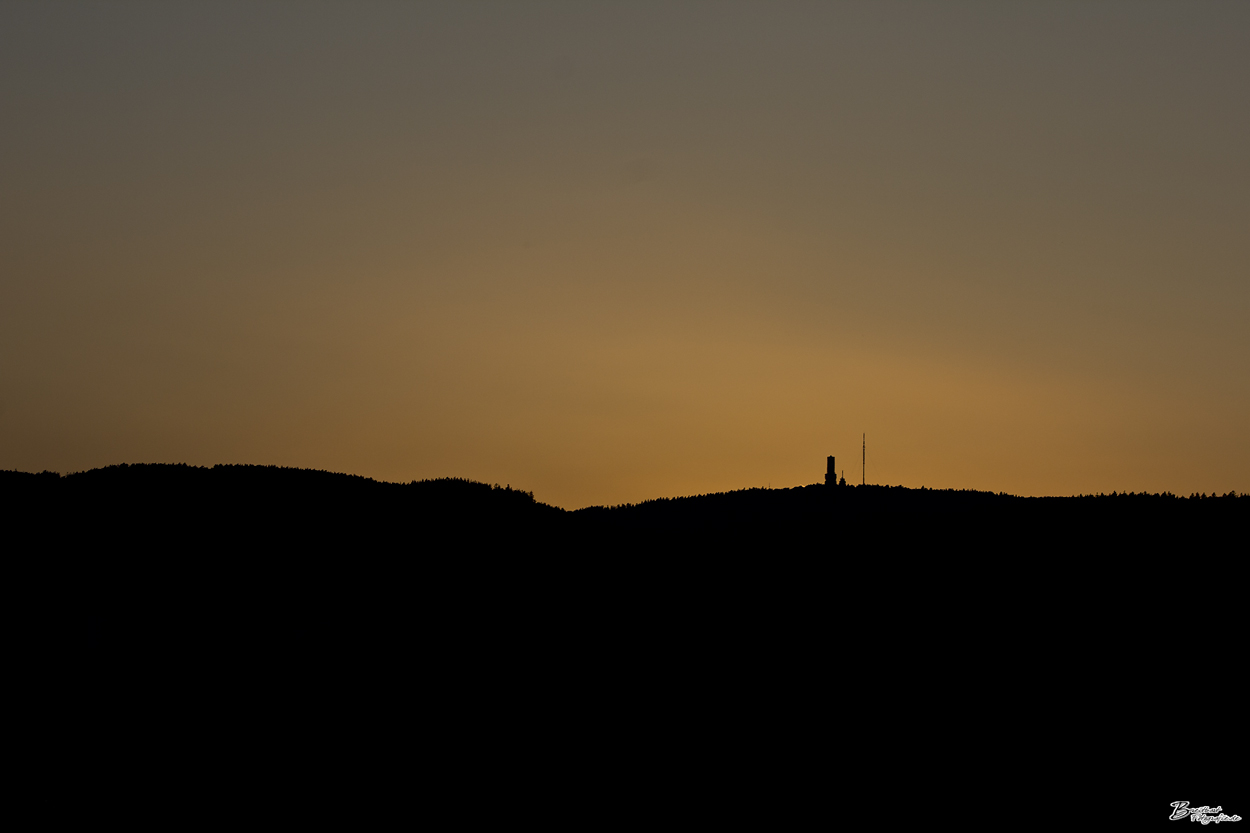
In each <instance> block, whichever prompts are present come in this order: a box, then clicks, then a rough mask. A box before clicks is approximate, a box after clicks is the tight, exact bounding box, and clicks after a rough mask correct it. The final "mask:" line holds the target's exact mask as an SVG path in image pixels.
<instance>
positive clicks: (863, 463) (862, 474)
mask: <svg viewBox="0 0 1250 833" xmlns="http://www.w3.org/2000/svg"><path fill="white" fill-rule="evenodd" d="M861 451H863V454H864V458H863V459H862V460H860V461H859V465H860V469H859V485H861V486H864V485H866V484H867V483H868V434H867V433H865V434H864V447H863V448H862V449H861Z"/></svg>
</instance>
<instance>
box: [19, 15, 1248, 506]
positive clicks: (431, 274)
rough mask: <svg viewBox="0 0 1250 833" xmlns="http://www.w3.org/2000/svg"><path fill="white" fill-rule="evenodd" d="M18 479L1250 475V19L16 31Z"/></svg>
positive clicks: (565, 496)
mask: <svg viewBox="0 0 1250 833" xmlns="http://www.w3.org/2000/svg"><path fill="white" fill-rule="evenodd" d="M0 127H2V129H0V468H17V469H23V470H28V471H30V470H41V469H45V468H46V469H53V470H58V471H63V472H68V471H77V470H82V469H87V468H92V467H96V466H103V465H108V464H113V463H120V462H188V463H193V464H198V465H211V464H213V463H219V462H220V463H263V464H277V465H286V466H300V467H310V468H324V469H330V470H335V471H345V472H351V473H355V474H363V475H367V476H371V477H376V478H380V479H387V480H410V479H414V478H426V477H439V476H460V477H468V478H473V479H476V480H482V481H486V482H498V483H501V484H502V483H509V484H511V485H512V486H514V487H520V488H524V489H529V490H533V491H534V492H535V495H536V497H537V498H538V499H539V500H543V501H546V502H550V503H555V504H557V505H561V506H565V507H568V508H574V507H578V506H584V505H587V504H594V503H618V502H623V501H637V500H641V499H646V498H651V497H659V496H667V495H678V494H693V493H701V492H708V491H719V490H726V489H735V488H744V487H750V486H764V485H768V484H771V485H772V486H774V487H779V486H791V485H798V484H803V483H811V482H816V481H818V480H820V479H821V478H822V476H823V474H824V466H825V456H826V455H827V454H835V455H837V457H838V459H839V464H840V465H842V466H843V467H844V468H845V470H846V474H847V479H848V480H849V481H854V482H858V481H859V479H860V468H859V465H860V460H859V455H860V435H861V433H862V432H867V434H868V470H867V479H868V481H869V482H877V483H889V484H903V485H907V486H921V485H925V486H929V487H958V488H976V489H990V490H995V491H997V490H1003V491H1009V492H1014V493H1017V494H1028V495H1039V494H1075V493H1078V492H1091V491H1108V492H1109V491H1111V490H1113V489H1114V490H1121V491H1123V490H1130V491H1140V490H1149V491H1162V490H1171V491H1174V492H1180V493H1186V494H1188V493H1189V492H1191V491H1206V492H1211V491H1218V492H1224V491H1227V490H1230V489H1235V490H1238V491H1250V3H1244V2H1236V3H1232V2H1230V3H1193V2H1175V3H1150V2H1142V0H1134V1H1133V2H1124V3H1058V2H1046V3H1033V4H1030V3H998V2H992V3H991V2H987V3H973V4H954V3H941V4H939V3H900V4H891V3H876V2H874V3H871V4H834V3H784V2H783V3H764V2H760V3H727V2H714V3H712V2H709V3H677V2H663V3H653V4H652V3H644V2H637V0H631V2H620V3H583V2H577V3H536V2H534V3H530V2H520V3H518V2H503V3H473V2H455V3H422V4H415V3H414V4H400V3H360V2H352V3H341V4H319V3H308V2H304V3H274V4H265V3H257V2H247V3H237V4H231V3H223V2H212V3H201V4H191V3H178V4H170V3H157V2H151V3H117V2H114V3H53V2H39V3H35V2H30V3H15V2H3V3H0Z"/></svg>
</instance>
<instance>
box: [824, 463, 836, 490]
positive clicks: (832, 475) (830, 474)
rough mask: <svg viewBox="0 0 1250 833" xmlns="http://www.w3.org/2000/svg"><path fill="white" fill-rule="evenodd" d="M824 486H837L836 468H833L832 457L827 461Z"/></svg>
mask: <svg viewBox="0 0 1250 833" xmlns="http://www.w3.org/2000/svg"><path fill="white" fill-rule="evenodd" d="M825 485H826V486H836V485H838V469H837V467H836V466H834V464H833V458H832V457H830V458H829V459H828V461H827V465H826V468H825Z"/></svg>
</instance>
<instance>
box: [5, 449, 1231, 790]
mask: <svg viewBox="0 0 1250 833" xmlns="http://www.w3.org/2000/svg"><path fill="white" fill-rule="evenodd" d="M0 506H3V513H4V514H3V517H4V534H5V542H6V547H5V549H4V553H5V564H6V567H7V568H8V569H7V570H6V576H7V577H8V578H9V584H8V587H9V588H10V595H11V596H14V597H17V596H19V595H20V596H22V597H24V598H25V599H26V602H25V609H27V610H28V611H29V613H27V614H26V615H24V616H17V617H14V618H15V621H16V622H17V626H18V627H19V628H20V631H19V633H20V636H19V640H18V641H19V642H21V643H22V644H24V645H26V646H28V648H29V649H30V650H32V653H37V654H38V655H39V658H40V659H39V662H42V663H43V664H44V665H45V666H46V667H47V669H48V671H47V672H45V671H43V670H38V671H37V672H36V673H34V674H33V675H32V678H35V679H42V678H47V677H48V676H49V675H51V676H52V677H53V678H55V675H56V674H58V673H61V674H63V669H64V668H65V667H69V668H71V669H72V674H71V675H70V679H68V680H66V681H65V685H63V686H61V687H60V689H59V690H58V692H57V693H56V698H59V699H57V700H56V702H57V703H58V707H59V708H62V709H63V710H64V712H65V713H66V714H69V715H71V716H73V719H74V720H77V721H79V722H80V723H82V724H83V725H84V726H85V727H86V731H87V734H86V735H85V736H86V737H88V738H90V745H92V746H93V747H94V748H97V749H99V750H102V751H101V752H100V756H101V757H100V758H99V763H98V764H97V766H99V767H101V768H103V767H104V766H105V764H108V765H109V766H113V765H114V757H113V753H114V752H115V751H116V750H121V749H132V748H134V746H135V743H136V741H135V738H134V727H135V726H144V727H148V731H149V733H150V735H151V736H152V737H154V738H158V739H159V740H158V741H157V742H156V743H164V744H167V745H169V747H170V748H172V749H175V750H177V752H178V754H179V755H185V754H188V752H189V751H193V753H194V754H196V755H198V754H200V750H204V749H214V748H216V749H220V750H223V754H225V755H227V757H229V759H230V760H232V761H236V760H237V761H239V762H240V763H242V764H243V765H244V766H246V765H247V761H246V760H244V759H247V758H249V757H251V756H252V754H253V752H254V751H255V753H256V757H257V758H258V759H261V760H269V758H270V754H269V752H268V751H266V750H267V749H269V748H274V749H278V748H280V749H281V750H282V751H283V753H284V754H285V755H287V756H289V757H295V758H299V757H300V756H302V755H307V756H310V759H313V760H318V758H317V757H316V756H318V755H321V756H324V755H326V754H327V753H326V751H325V750H327V749H334V748H336V747H353V748H358V749H363V750H367V751H366V752H365V753H364V754H362V755H359V756H357V755H350V756H348V757H347V758H346V759H347V760H351V761H352V762H353V764H352V765H353V766H354V765H355V761H356V760H357V759H358V758H368V757H369V756H370V755H372V754H373V751H372V750H375V749H377V750H382V751H381V753H380V754H379V756H378V757H377V760H390V759H391V758H392V757H394V755H395V754H396V750H401V751H402V753H403V754H404V755H413V756H416V757H417V759H418V760H424V761H434V762H436V763H437V767H436V768H439V769H441V768H451V769H459V771H463V772H474V771H476V770H475V769H474V767H477V766H479V765H480V763H479V761H478V759H479V758H480V757H481V756H482V755H483V754H489V755H493V756H501V757H500V760H502V761H504V762H505V763H503V764H501V766H511V768H513V769H519V768H520V767H518V766H517V764H519V763H524V764H525V765H526V766H532V765H534V764H535V758H534V754H535V753H536V752H537V753H541V754H560V755H564V756H566V757H568V758H569V760H575V761H579V762H581V761H586V760H595V759H596V756H598V757H599V758H603V757H613V758H614V757H616V756H618V755H623V756H625V757H628V756H629V755H630V754H635V755H637V756H640V759H645V760H651V759H653V758H655V757H657V756H661V755H664V754H668V753H669V751H670V750H673V749H674V748H675V744H679V743H680V744H687V745H690V746H691V747H699V748H701V749H703V750H704V751H705V753H706V754H708V755H712V756H716V755H720V754H733V753H732V750H733V749H737V750H739V751H738V753H736V754H739V755H740V754H742V752H741V750H742V749H750V748H753V747H755V748H767V747H768V746H769V744H770V743H772V744H773V745H774V746H775V748H776V749H777V750H782V748H783V747H782V746H778V745H777V744H776V743H775V742H773V741H769V740H767V738H775V737H784V738H793V739H796V740H795V743H799V742H801V744H803V745H804V748H808V747H810V749H812V750H818V751H819V755H824V756H826V757H828V756H829V755H833V756H835V758H837V756H841V757H840V758H838V760H843V761H845V762H846V763H845V766H846V767H850V768H852V769H855V770H858V769H860V768H862V767H863V762H864V761H869V762H871V761H873V760H877V761H878V764H879V765H880V766H884V759H885V758H886V757H888V758H891V759H893V758H894V757H896V756H897V754H898V753H900V752H907V753H908V754H911V753H912V752H916V751H919V752H922V753H924V754H932V755H937V754H938V753H937V752H934V751H930V752H924V750H946V749H959V750H967V749H975V750H978V751H979V752H980V753H983V755H984V757H985V758H986V759H987V760H993V761H999V760H1002V759H1003V755H1005V754H1014V755H1019V754H1020V749H1022V748H1028V749H1036V748H1039V745H1040V744H1041V743H1043V742H1045V738H1044V737H1042V736H1043V735H1044V734H1045V733H1046V732H1048V731H1051V730H1058V731H1070V730H1065V729H1064V728H1063V727H1064V726H1066V725H1070V723H1069V718H1070V717H1071V716H1073V715H1075V716H1076V718H1077V719H1079V720H1085V721H1090V722H1092V723H1096V724H1097V725H1098V727H1099V729H1100V730H1101V727H1102V726H1103V725H1104V724H1105V723H1107V722H1108V721H1112V720H1114V719H1116V717H1115V716H1116V714H1118V713H1119V712H1120V710H1122V704H1123V703H1125V702H1129V700H1130V699H1132V701H1133V702H1137V701H1140V700H1142V697H1143V692H1145V695H1146V696H1149V697H1154V698H1155V699H1154V701H1153V702H1162V701H1163V700H1164V699H1167V702H1169V703H1172V704H1173V707H1174V704H1176V703H1182V702H1183V703H1186V704H1188V705H1187V706H1186V708H1192V709H1197V708H1198V706H1199V705H1201V707H1202V709H1203V710H1204V711H1203V713H1204V714H1207V713H1216V714H1221V715H1231V714H1234V713H1235V712H1233V711H1232V705H1233V700H1232V697H1233V696H1234V695H1233V692H1234V691H1240V687H1233V686H1230V685H1229V684H1228V682H1227V680H1226V679H1225V678H1224V677H1222V676H1213V677H1212V678H1211V679H1204V680H1202V681H1200V682H1201V685H1195V686H1194V687H1193V688H1192V689H1191V690H1190V691H1189V692H1188V693H1187V692H1186V691H1185V690H1184V689H1182V688H1181V687H1180V682H1182V681H1185V682H1188V681H1190V677H1191V675H1189V674H1183V675H1181V674H1177V673H1176V669H1177V668H1178V667H1183V665H1184V664H1185V663H1189V662H1197V661H1202V662H1204V663H1205V662H1207V661H1210V662H1212V663H1214V666H1213V667H1215V668H1216V669H1219V668H1221V667H1222V665H1221V664H1222V663H1228V662H1229V661H1230V660H1232V659H1235V658H1236V657H1237V656H1240V654H1239V653H1238V652H1237V648H1238V646H1239V643H1237V641H1236V635H1237V634H1239V633H1240V631H1241V629H1240V628H1239V627H1237V626H1236V625H1235V622H1234V621H1232V620H1231V616H1232V611H1234V610H1236V609H1239V608H1238V607H1237V606H1236V604H1235V603H1232V604H1230V603H1229V600H1228V599H1226V598H1222V597H1221V596H1220V591H1221V589H1223V588H1225V587H1228V586H1233V587H1235V586H1236V579H1237V578H1239V577H1240V575H1241V573H1242V562H1243V560H1244V557H1245V556H1244V554H1243V552H1242V550H1243V549H1244V546H1243V545H1241V544H1240V543H1239V542H1240V538H1241V537H1242V533H1243V531H1244V529H1245V528H1246V523H1245V522H1246V520H1247V515H1248V514H1250V497H1247V496H1244V495H1243V496H1237V495H1231V494H1230V495H1224V496H1220V497H1203V496H1191V497H1189V498H1180V497H1176V496H1173V495H1166V494H1165V495H1145V494H1130V495H1122V494H1114V495H1098V496H1085V497H1075V498H1020V497H1013V496H1011V495H1002V494H992V493H987V492H973V491H952V490H929V489H905V488H902V487H881V486H860V487H832V486H824V485H812V486H803V487H796V488H792V489H772V490H765V489H748V490H741V491H735V492H726V493H720V494H711V495H701V496H695V497H684V498H673V499H660V500H653V501H646V502H644V503H640V504H634V505H624V506H614V507H590V508H586V509H581V510H577V511H572V512H569V511H565V510H562V509H558V508H555V507H551V506H547V505H545V504H543V503H541V502H538V501H536V500H535V499H534V496H533V495H532V494H530V493H528V492H524V491H520V490H517V489H512V488H510V487H503V488H500V487H498V486H492V485H487V484H484V483H475V482H471V481H468V480H461V479H442V480H428V481H417V482H412V483H407V484H397V483H382V482H378V481H374V480H370V479H368V478H363V477H355V476H350V475H345V474H334V473H329V472H323V471H308V470H301V469H284V468H275V467H262V466H214V467H212V468H197V467H192V466H184V465H129V466H125V465H123V466H110V467H108V468H104V469H96V470H92V471H88V472H82V473H78V474H72V475H68V476H64V477H62V476H60V475H57V474H55V473H47V472H45V473H42V474H28V473H20V472H0ZM1197 592H1201V593H1203V594H1206V595H1205V596H1204V598H1203V599H1202V600H1200V601H1195V600H1194V598H1193V596H1194V594H1195V593H1197ZM1208 597H1209V598H1208ZM1234 602H1235V599H1234ZM49 635H53V637H52V638H48V636H49ZM36 667H37V668H38V667H39V666H38V663H36ZM1160 680H1164V682H1163V683H1161V682H1160ZM1126 681H1127V682H1126ZM1128 684H1131V685H1132V686H1133V689H1132V692H1131V695H1132V697H1131V698H1129V697H1128V696H1127V695H1123V694H1114V695H1109V694H1106V693H1105V692H1107V691H1112V692H1114V691H1116V690H1117V689H1116V688H1115V686H1124V685H1128ZM1162 686H1167V687H1166V688H1164V687H1162ZM1165 691H1166V695H1164V694H1163V693H1161V692H1165ZM1199 695H1200V696H1201V703H1200V704H1199V703H1198V702H1197V700H1196V699H1195V698H1197V697H1198V696H1199ZM1240 699H1242V698H1240V697H1238V699H1237V702H1238V703H1239V702H1240ZM744 716H745V719H744ZM1137 728H1138V730H1139V731H1144V732H1147V733H1157V732H1159V731H1160V727H1159V726H1158V725H1155V724H1153V723H1152V724H1150V725H1144V726H1138V727H1137ZM1165 728H1166V727H1165ZM675 738H680V739H681V740H680V741H675V740H674V739H675ZM1071 742H1072V744H1073V748H1074V749H1081V748H1083V746H1082V744H1083V743H1084V742H1085V741H1084V739H1082V738H1072V739H1071ZM266 745H268V746H266ZM154 748H159V747H154ZM241 750H242V751H241ZM410 750H412V751H410ZM430 750H432V751H430ZM617 750H620V752H618V751H617ZM829 750H832V752H831V751H829ZM882 750H887V751H885V752H883V751H882ZM814 754H815V752H814ZM942 754H943V755H945V752H943V753H942ZM422 756H424V757H422ZM874 756H876V757H875V758H874ZM158 757H159V759H160V760H166V759H167V758H168V759H170V760H174V759H176V758H177V757H178V756H177V755H173V756H164V755H162V756H158ZM540 757H541V756H540ZM766 757H768V756H766ZM799 757H800V758H803V760H805V761H806V759H807V758H806V756H803V755H800V756H799ZM769 760H771V757H769ZM929 765H930V766H931V767H933V768H935V769H944V768H945V767H947V766H948V762H945V759H944V758H941V759H939V758H934V759H932V760H931V761H930V764H929ZM824 766H825V765H823V764H822V765H821V767H824ZM868 769H869V771H872V772H877V773H885V772H887V770H886V769H882V768H876V769H874V767H873V766H869V767H868ZM817 771H819V773H820V774H821V777H822V778H823V777H824V775H825V773H826V771H827V768H817ZM959 771H962V770H959ZM404 772H407V770H404ZM835 772H836V771H835ZM890 772H892V770H890ZM874 777H878V776H874ZM879 777H882V778H884V781H885V782H886V783H888V784H889V785H890V790H891V793H890V795H889V796H888V798H889V799H890V801H895V800H897V799H898V798H899V796H897V795H895V794H894V792H893V790H894V786H893V785H895V784H896V783H898V778H895V777H893V776H892V775H891V776H890V777H885V776H879ZM813 789H814V790H815V789H816V788H813ZM820 789H822V790H823V789H824V787H821V788H820ZM819 794H821V795H823V792H820V793H819ZM903 799H906V795H904V796H903ZM891 806H892V805H891Z"/></svg>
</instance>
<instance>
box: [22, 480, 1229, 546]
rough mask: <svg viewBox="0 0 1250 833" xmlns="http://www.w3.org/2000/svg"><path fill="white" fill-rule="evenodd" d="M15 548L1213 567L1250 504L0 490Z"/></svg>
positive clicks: (816, 494)
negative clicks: (1192, 562) (1206, 558)
mask: <svg viewBox="0 0 1250 833" xmlns="http://www.w3.org/2000/svg"><path fill="white" fill-rule="evenodd" d="M0 501H2V505H3V507H4V510H3V511H4V513H5V516H6V529H7V534H8V536H9V538H10V540H11V541H23V540H24V541H26V542H28V543H32V544H35V545H38V546H40V547H50V548H52V549H55V550H60V551H63V552H68V551H79V552H86V551H103V550H113V551H114V552H117V553H131V554H141V553H144V554H153V553H163V554H165V555H167V556H170V555H174V554H177V553H197V552H204V553H213V554H214V555H216V556H218V557H230V556H231V555H234V556H240V555H243V554H254V555H264V556H268V557H279V556H282V557H297V558H298V557H310V556H313V555H321V554H327V553H335V554H338V555H341V556H344V557H360V558H368V557H377V556H383V555H391V556H396V557H400V556H402V557H414V556H420V557H422V558H434V559H445V558H448V557H453V556H456V555H474V556H503V555H508V554H513V555H515V554H520V553H527V554H535V553H546V554H566V553H567V554H580V555H582V556H588V555H592V554H593V553H595V552H620V553H622V554H632V555H634V556H641V557H647V556H649V555H655V554H658V553H672V554H681V555H686V556H713V557H714V556H724V555H731V554H733V555H736V554H742V555H758V554H760V553H763V552H767V553H772V554H775V555H778V556H791V557H795V556H809V557H820V558H833V557H854V558H857V559H871V558H876V557H881V556H921V555H934V554H938V553H946V552H954V553H959V552H964V553H970V552H975V553H983V552H984V553H997V554H1009V553H1013V552H1032V551H1034V550H1038V549H1043V548H1044V549H1045V550H1046V551H1047V552H1048V553H1050V554H1051V555H1056V554H1061V553H1072V552H1078V551H1079V552H1087V551H1088V552H1102V553H1104V554H1109V553H1117V552H1124V551H1126V550H1127V549H1129V548H1137V549H1149V550H1162V549H1165V548H1183V549H1184V548H1195V547H1201V548H1206V549H1209V550H1219V549H1222V548H1228V547H1229V546H1231V542H1232V539H1231V537H1230V536H1232V535H1233V534H1234V533H1237V532H1239V531H1240V529H1241V528H1242V525H1243V524H1244V523H1245V521H1246V520H1247V519H1250V496H1245V495H1243V496H1237V495H1235V494H1231V493H1230V494H1228V495H1224V496H1211V497H1206V496H1191V497H1188V498H1182V497H1177V496H1174V495H1170V494H1164V495H1150V494H1113V495H1097V496H1082V497H1065V498H1020V497H1015V496H1012V495H1005V494H994V493H991V492H975V491H966V490H965V491H956V490H930V489H908V488H903V487H901V486H900V487H887V486H858V487H850V486H842V487H828V486H824V485H811V486H804V487H796V488H791V489H747V490H742V491H736V492H725V493H720V494H711V495H700V496H696V497H683V498H663V499H658V500H651V501H647V502H644V503H640V504H631V505H623V506H615V507H589V508H586V509H580V510H577V511H573V512H569V511H565V510H563V509H559V508H557V507H552V506H549V505H546V504H543V503H540V502H538V501H536V500H535V499H534V496H533V494H532V493H529V492H525V491H520V490H517V489H512V488H511V487H510V486H509V487H502V488H501V487H499V486H498V485H495V486H491V485H488V484H485V483H476V482H472V481H468V480H462V479H452V478H448V479H440V480H425V481H414V482H411V483H383V482H378V481H376V480H371V479H368V478H364V477H358V476H354V475H346V474H335V473H331V472H325V471H313V470H307V469H288V468H279V467H274V466H220V465H219V466H213V467H211V468H199V467H194V466H186V465H121V466H110V467H108V468H103V469H93V470H91V471H87V472H81V473H77V474H72V475H69V476H65V477H62V476H60V475H57V474H55V473H51V472H44V473H42V474H28V473H24V472H11V471H10V472H0Z"/></svg>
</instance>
